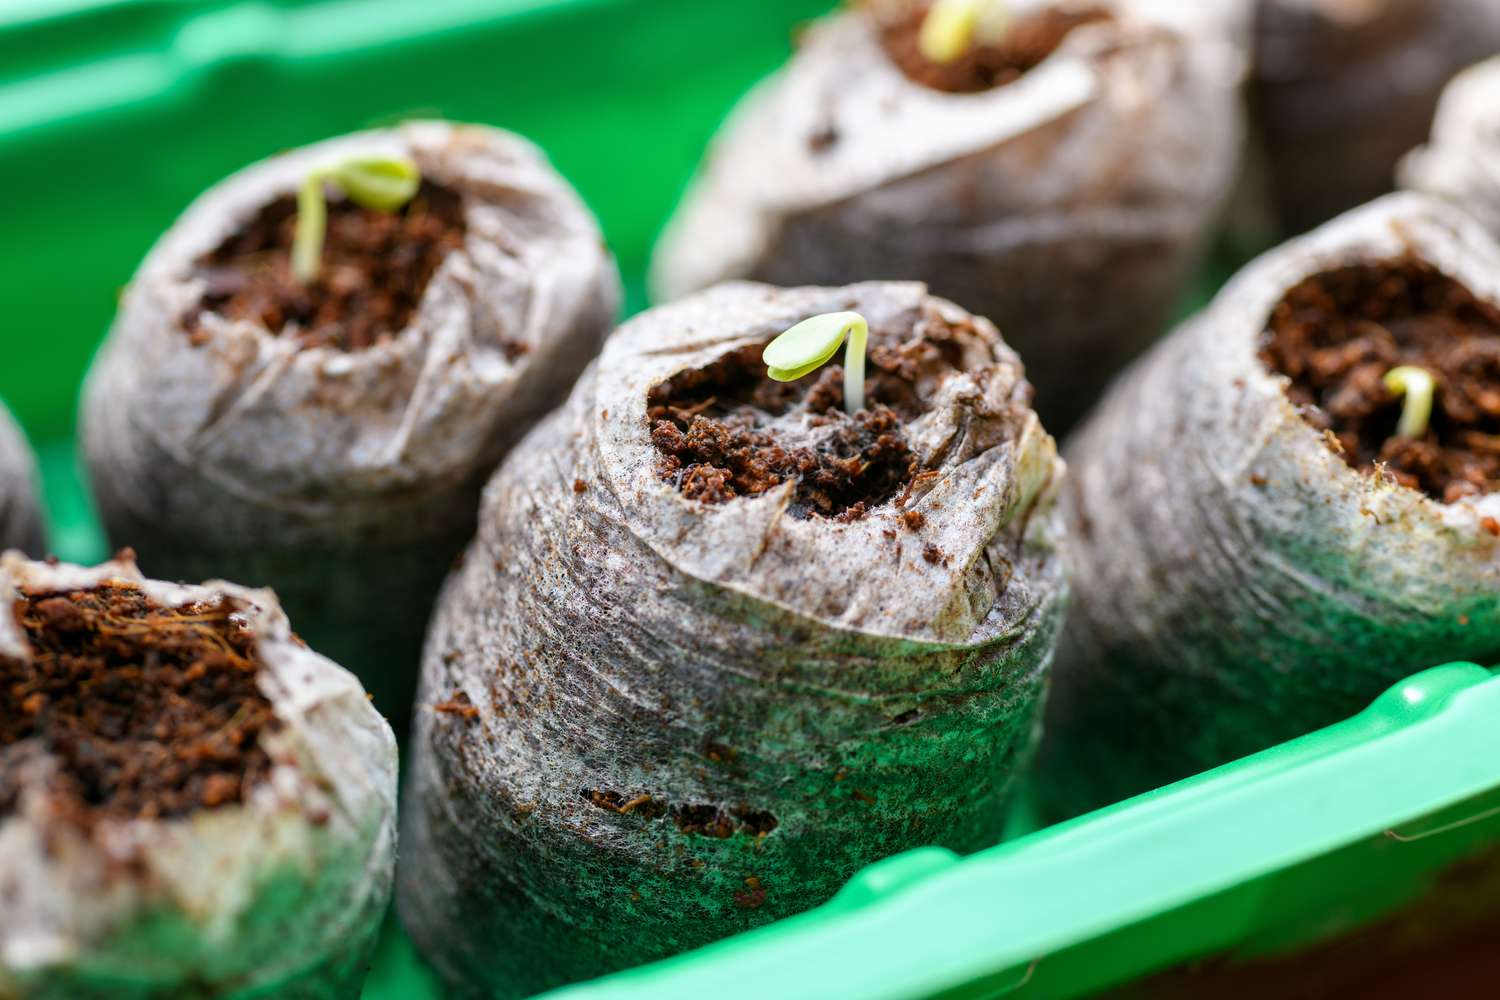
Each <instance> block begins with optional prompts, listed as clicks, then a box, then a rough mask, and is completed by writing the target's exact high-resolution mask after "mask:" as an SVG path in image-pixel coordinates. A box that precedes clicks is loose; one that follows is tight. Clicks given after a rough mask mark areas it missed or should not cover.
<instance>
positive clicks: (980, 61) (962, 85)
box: [881, 4, 1111, 94]
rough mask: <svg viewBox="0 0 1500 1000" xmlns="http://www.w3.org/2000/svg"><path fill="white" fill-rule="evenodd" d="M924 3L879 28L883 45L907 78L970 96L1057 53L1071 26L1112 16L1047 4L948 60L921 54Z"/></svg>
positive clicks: (1015, 76)
mask: <svg viewBox="0 0 1500 1000" xmlns="http://www.w3.org/2000/svg"><path fill="white" fill-rule="evenodd" d="M928 6H929V5H928V4H921V5H919V6H916V7H913V8H911V9H910V10H908V11H906V12H905V13H904V14H903V15H902V16H901V17H899V18H897V19H895V20H893V21H891V22H890V23H889V24H887V25H886V26H885V27H884V28H882V30H881V43H882V44H883V45H884V46H885V51H886V54H887V55H889V56H890V57H891V61H892V62H893V63H895V64H896V66H897V67H898V68H899V69H900V70H901V72H902V73H904V74H906V77H907V79H909V80H911V81H912V82H913V83H919V84H921V85H922V86H924V87H931V88H932V89H933V90H942V91H946V92H948V93H950V94H974V93H979V92H980V91H985V90H993V89H994V88H996V87H1003V86H1005V85H1006V84H1007V83H1014V82H1015V81H1017V80H1019V79H1020V78H1021V77H1023V76H1025V75H1026V74H1027V73H1028V72H1030V71H1031V70H1033V69H1035V68H1036V67H1037V66H1039V65H1040V64H1041V63H1042V61H1043V60H1044V59H1046V58H1047V57H1048V56H1050V55H1051V54H1052V53H1053V52H1055V51H1057V47H1058V46H1059V45H1061V44H1062V42H1063V39H1064V38H1066V37H1068V33H1069V32H1071V31H1072V30H1073V29H1074V28H1077V27H1080V26H1082V25H1085V24H1093V23H1095V22H1099V21H1108V20H1110V19H1111V15H1110V13H1109V12H1108V11H1107V10H1105V9H1104V8H1102V7H1081V8H1075V9H1059V8H1056V7H1046V8H1043V9H1041V10H1039V11H1037V12H1035V13H1033V14H1028V15H1026V16H1024V17H1020V18H1017V19H1016V21H1015V22H1014V23H1013V24H1011V26H1010V29H1009V30H1008V31H1007V32H1006V35H1005V39H1004V41H1002V42H1001V43H1000V44H998V45H976V46H971V47H970V48H969V50H968V51H967V52H965V53H964V54H963V55H961V56H959V57H958V58H957V59H955V60H953V61H952V62H948V63H935V62H932V61H931V60H929V59H928V58H927V57H926V56H924V55H922V50H921V48H920V47H919V46H918V38H919V36H920V35H921V32H922V20H923V19H924V18H925V17H926V16H927V10H928Z"/></svg>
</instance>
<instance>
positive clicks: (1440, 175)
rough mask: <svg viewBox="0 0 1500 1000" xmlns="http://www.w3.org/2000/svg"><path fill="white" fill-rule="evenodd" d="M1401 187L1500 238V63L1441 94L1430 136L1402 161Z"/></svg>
mask: <svg viewBox="0 0 1500 1000" xmlns="http://www.w3.org/2000/svg"><path fill="white" fill-rule="evenodd" d="M1401 184H1402V186H1403V187H1406V188H1410V189H1412V190H1416V191H1426V192H1427V193H1429V194H1435V195H1437V196H1439V197H1441V198H1445V199H1447V200H1448V201H1451V202H1452V203H1453V204H1454V205H1457V206H1458V207H1459V208H1461V209H1463V210H1464V211H1466V212H1468V213H1469V214H1470V215H1473V216H1474V217H1475V218H1477V219H1478V220H1479V221H1480V222H1482V223H1484V224H1485V226H1487V227H1488V228H1489V230H1490V232H1491V233H1494V234H1495V235H1496V236H1497V237H1500V58H1497V59H1490V60H1488V61H1486V62H1482V63H1480V64H1479V65H1477V66H1472V67H1470V68H1469V69H1466V70H1464V72H1462V73H1460V74H1459V75H1458V76H1457V77H1455V78H1454V80H1453V82H1452V83H1451V84H1449V85H1448V89H1447V90H1445V91H1443V99H1442V101H1441V103H1439V104H1438V110H1437V117H1436V118H1434V119H1433V123H1432V137H1431V138H1430V139H1429V140H1428V142H1427V144H1426V145H1425V146H1422V147H1421V148H1420V149H1417V150H1415V151H1413V152H1412V153H1411V154H1410V155H1409V156H1407V158H1406V159H1405V160H1403V161H1402V164H1401Z"/></svg>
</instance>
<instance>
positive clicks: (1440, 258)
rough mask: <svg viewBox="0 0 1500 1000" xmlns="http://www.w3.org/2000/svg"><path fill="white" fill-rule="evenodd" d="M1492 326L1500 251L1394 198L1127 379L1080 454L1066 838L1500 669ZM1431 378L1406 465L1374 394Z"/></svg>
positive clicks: (1269, 265)
mask: <svg viewBox="0 0 1500 1000" xmlns="http://www.w3.org/2000/svg"><path fill="white" fill-rule="evenodd" d="M1497 306H1500V245H1497V244H1496V243H1495V242H1494V241H1493V240H1492V239H1491V238H1490V237H1489V236H1488V235H1487V234H1486V233H1485V232H1484V231H1483V230H1482V228H1481V227H1480V226H1479V225H1478V224H1477V223H1475V222H1473V221H1472V220H1470V219H1468V218H1466V217H1465V216H1464V215H1463V213H1461V212H1459V211H1458V210H1456V209H1454V208H1452V207H1450V206H1448V205H1446V204H1444V203H1442V202H1439V201H1437V200H1435V199H1431V198H1428V197H1426V196H1422V195H1416V194H1399V195H1391V196H1388V197H1386V198H1384V199H1381V200H1379V201H1377V202H1375V203H1373V204H1371V205H1369V206H1366V207H1365V208H1363V209H1360V210H1358V211H1356V212H1352V213H1350V214H1348V215H1345V216H1343V217H1341V218H1339V219H1337V220H1335V221H1334V222H1332V223H1330V224H1329V225H1327V226H1325V227H1323V228H1322V229H1320V230H1317V231H1316V232H1314V233H1313V234H1311V235H1310V236H1308V237H1305V238H1303V239H1300V240H1295V241H1293V242H1291V243H1288V244H1286V245H1285V246H1283V247H1281V248H1280V249H1277V250H1274V251H1272V252H1270V253H1268V254H1266V255H1264V256H1262V257H1261V258H1260V259H1259V260H1257V261H1255V262H1254V263H1252V264H1251V265H1249V266H1248V267H1247V268H1246V269H1245V270H1244V271H1243V272H1242V273H1241V274H1240V275H1239V276H1238V277H1236V278H1235V279H1233V280H1232V281H1231V282H1230V284H1229V285H1228V286H1226V288H1225V289H1224V290H1223V291H1222V292H1221V293H1220V294H1219V296H1218V298H1217V299H1215V300H1214V302H1213V304H1212V305H1211V306H1209V307H1208V309H1206V310H1205V311H1204V312H1203V313H1201V314H1200V315H1198V316H1196V317H1194V318H1193V319H1191V320H1189V321H1188V322H1187V323H1186V324H1184V326H1183V327H1182V328H1181V329H1179V330H1178V331H1177V332H1176V333H1174V334H1172V335H1171V337H1169V338H1168V339H1167V340H1166V341H1165V342H1163V343H1162V344H1161V345H1160V346H1159V347H1158V348H1157V349H1156V350H1154V351H1153V352H1152V353H1151V354H1150V355H1148V356H1147V357H1146V358H1144V359H1143V360H1142V361H1141V362H1139V363H1138V364H1137V365H1136V366H1135V367H1134V368H1133V369H1131V370H1130V371H1129V372H1128V373H1127V374H1126V375H1125V376H1123V377H1122V378H1121V380H1120V381H1119V383H1117V384H1116V386H1115V387H1114V388H1113V389H1112V390H1111V392H1110V394H1109V395H1108V396H1107V397H1106V400H1105V402H1104V404H1103V405H1102V406H1101V407H1100V409H1099V410H1098V411H1097V412H1096V413H1095V414H1094V415H1093V416H1092V417H1091V418H1090V420H1089V421H1088V423H1087V424H1085V426H1084V427H1083V428H1082V429H1081V430H1080V432H1079V434H1078V435H1077V437H1076V438H1075V439H1073V440H1072V441H1071V442H1070V443H1069V447H1068V452H1067V458H1068V464H1069V485H1068V488H1067V489H1066V490H1065V491H1064V499H1063V505H1064V508H1065V511H1066V516H1067V520H1068V527H1069V535H1068V544H1067V558H1068V563H1069V572H1070V574H1071V578H1072V580H1073V592H1074V601H1073V604H1072V606H1071V608H1070V611H1069V620H1068V625H1067V629H1066V632H1065V635H1064V637H1063V640H1062V642H1061V644H1060V646H1059V653H1058V666H1057V670H1056V673H1055V675H1054V686H1053V691H1052V699H1051V701H1050V703H1049V705H1048V712H1047V731H1046V737H1045V741H1044V747H1043V751H1042V758H1041V770H1042V776H1043V780H1042V782H1041V788H1042V791H1043V793H1044V798H1045V799H1046V800H1047V803H1048V807H1049V812H1050V813H1051V815H1052V816H1062V815H1072V814H1075V813H1078V812H1081V811H1084V810H1086V809H1088V808H1092V807H1094V806H1098V805H1102V804H1105V803H1107V802H1111V801H1115V800H1117V799H1120V798H1123V797H1126V796H1128V795H1131V794H1135V793H1137V792H1142V791H1145V790H1147V789H1150V788H1153V787H1156V786H1158V785H1161V784H1165V783H1167V782H1170V781H1175V780H1177V779H1179V778H1183V777H1187V776H1188V775H1191V774H1194V773H1197V772H1199V771H1202V770H1205V769H1207V768H1210V767H1213V766H1216V765H1218V764H1222V763H1225V762H1226V761H1229V760H1231V759H1234V758H1237V757H1241V756H1243V755H1246V754H1249V753H1252V752H1255V751H1257V750H1261V749H1264V748H1265V747H1268V746H1271V745H1273V744H1275V743H1279V742H1281V741H1283V740H1287V739H1290V738H1293V737H1296V736H1299V735H1301V734H1303V733H1306V732H1308V731H1311V730H1313V729H1316V728H1319V727H1321V726H1325V725H1328V724H1330V723H1333V722H1335V721H1338V720H1339V719H1341V718H1344V717H1346V716H1348V715H1352V714H1353V713H1355V712H1357V711H1359V710H1360V709H1361V708H1363V707H1365V706H1366V705H1367V704H1368V703H1369V701H1370V700H1371V699H1373V698H1374V697H1375V696H1377V695H1378V694H1380V692H1382V691H1384V690H1385V689H1386V688H1388V687H1389V686H1391V685H1392V684H1395V683H1396V682H1398V681H1399V680H1400V679H1401V678H1402V677H1405V676H1407V675H1408V674H1411V673H1414V672H1416V671H1418V670H1421V669H1423V668H1426V667H1430V666H1433V665H1436V664H1440V663H1444V662H1447V661H1450V660H1475V661H1477V662H1480V663H1492V662H1495V661H1496V660H1497V659H1500V603H1497V602H1496V600H1495V593H1496V592H1497V589H1500V493H1497V492H1495V491H1494V490H1495V487H1496V485H1497V483H1496V481H1495V480H1494V479H1493V478H1492V477H1493V476H1494V474H1495V470H1496V469H1497V468H1500V464H1496V463H1494V462H1493V460H1492V456H1490V455H1488V454H1487V453H1485V452H1484V451H1483V448H1482V445H1483V444H1484V441H1483V440H1478V441H1476V438H1475V435H1479V436H1480V438H1485V439H1487V436H1488V435H1493V434H1495V433H1497V432H1500V396H1494V398H1493V400H1492V401H1485V402H1483V403H1482V404H1481V403H1479V402H1476V397H1477V398H1479V399H1481V400H1489V397H1490V396H1493V395H1494V391H1495V390H1497V389H1500V368H1493V369H1486V368H1484V358H1485V357H1486V356H1494V357H1496V358H1497V360H1500V354H1497V353H1496V347H1497V345H1500V311H1497ZM1471 362H1477V363H1479V367H1476V368H1473V369H1469V368H1468V367H1467V366H1468V365H1469V364H1470V363H1471ZM1417 363H1420V364H1422V365H1423V366H1424V367H1427V368H1428V369H1429V370H1430V371H1431V372H1432V373H1433V374H1434V375H1436V376H1438V377H1439V378H1440V379H1446V383H1445V384H1443V383H1440V384H1439V386H1438V389H1437V399H1436V402H1435V404H1434V409H1433V414H1432V420H1431V424H1430V427H1429V428H1428V429H1427V433H1426V434H1425V435H1424V436H1423V438H1422V439H1421V440H1420V441H1400V440H1396V441H1392V437H1393V436H1394V435H1395V431H1396V426H1397V423H1398V420H1399V417H1400V413H1401V409H1402V407H1401V401H1400V400H1399V399H1396V398H1394V397H1393V396H1390V395H1389V394H1388V393H1387V390H1386V389H1385V388H1384V387H1383V386H1382V385H1381V381H1382V378H1381V376H1382V374H1383V373H1385V372H1387V371H1389V370H1390V369H1391V368H1392V367H1394V366H1396V365H1399V364H1417ZM1485 370H1490V371H1491V375H1489V376H1487V377H1483V378H1482V377H1480V373H1482V372H1483V371H1485ZM1460 375H1462V377H1459V376H1460ZM1475 378H1479V381H1475V380H1474V379H1475ZM1484 378H1488V379H1489V381H1488V387H1487V388H1486V386H1485V381H1484ZM1484 406H1492V407H1494V408H1495V412H1493V413H1490V414H1488V415H1486V413H1485V412H1484Z"/></svg>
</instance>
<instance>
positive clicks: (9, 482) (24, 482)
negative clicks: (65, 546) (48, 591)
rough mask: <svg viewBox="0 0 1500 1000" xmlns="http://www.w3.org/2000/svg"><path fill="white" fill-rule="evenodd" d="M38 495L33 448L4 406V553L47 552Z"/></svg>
mask: <svg viewBox="0 0 1500 1000" xmlns="http://www.w3.org/2000/svg"><path fill="white" fill-rule="evenodd" d="M37 496H38V493H37V475H36V462H35V460H34V459H33V458H32V456H31V449H30V448H29V447H28V446H27V444H26V439H25V438H24V437H23V436H22V435H21V429H20V428H19V427H17V426H16V424H15V421H14V420H12V419H11V416H10V411H9V410H7V409H6V408H5V406H4V405H3V404H0V551H4V550H5V549H20V550H22V551H23V552H26V553H28V554H29V555H33V556H38V557H40V556H41V555H43V554H44V553H45V551H46V547H47V537H46V532H45V529H44V528H43V524H42V509H41V506H40V504H39V502H38V500H37Z"/></svg>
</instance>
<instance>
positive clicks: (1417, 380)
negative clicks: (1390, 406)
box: [1385, 365, 1437, 440]
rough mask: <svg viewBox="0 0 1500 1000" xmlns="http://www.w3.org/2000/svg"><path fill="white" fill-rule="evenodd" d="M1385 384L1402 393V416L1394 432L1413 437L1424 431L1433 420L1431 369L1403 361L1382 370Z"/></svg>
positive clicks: (1395, 393)
mask: <svg viewBox="0 0 1500 1000" xmlns="http://www.w3.org/2000/svg"><path fill="white" fill-rule="evenodd" d="M1385 387H1386V389H1387V390H1388V391H1389V392H1390V393H1391V395H1393V396H1398V397H1401V399H1402V403H1401V419H1400V420H1398V421H1397V422H1396V436H1397V437H1403V438H1410V439H1412V440H1416V439H1418V438H1422V437H1425V436H1426V435H1427V425H1428V423H1429V422H1430V421H1431V420H1432V400H1433V396H1434V394H1435V393H1436V390H1437V381H1436V380H1435V379H1434V378H1433V377H1432V373H1431V372H1429V371H1427V370H1426V369H1425V368H1418V367H1416V366H1415V365H1402V366H1400V367H1399V368H1392V369H1391V370H1390V371H1388V372H1386V373H1385Z"/></svg>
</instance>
